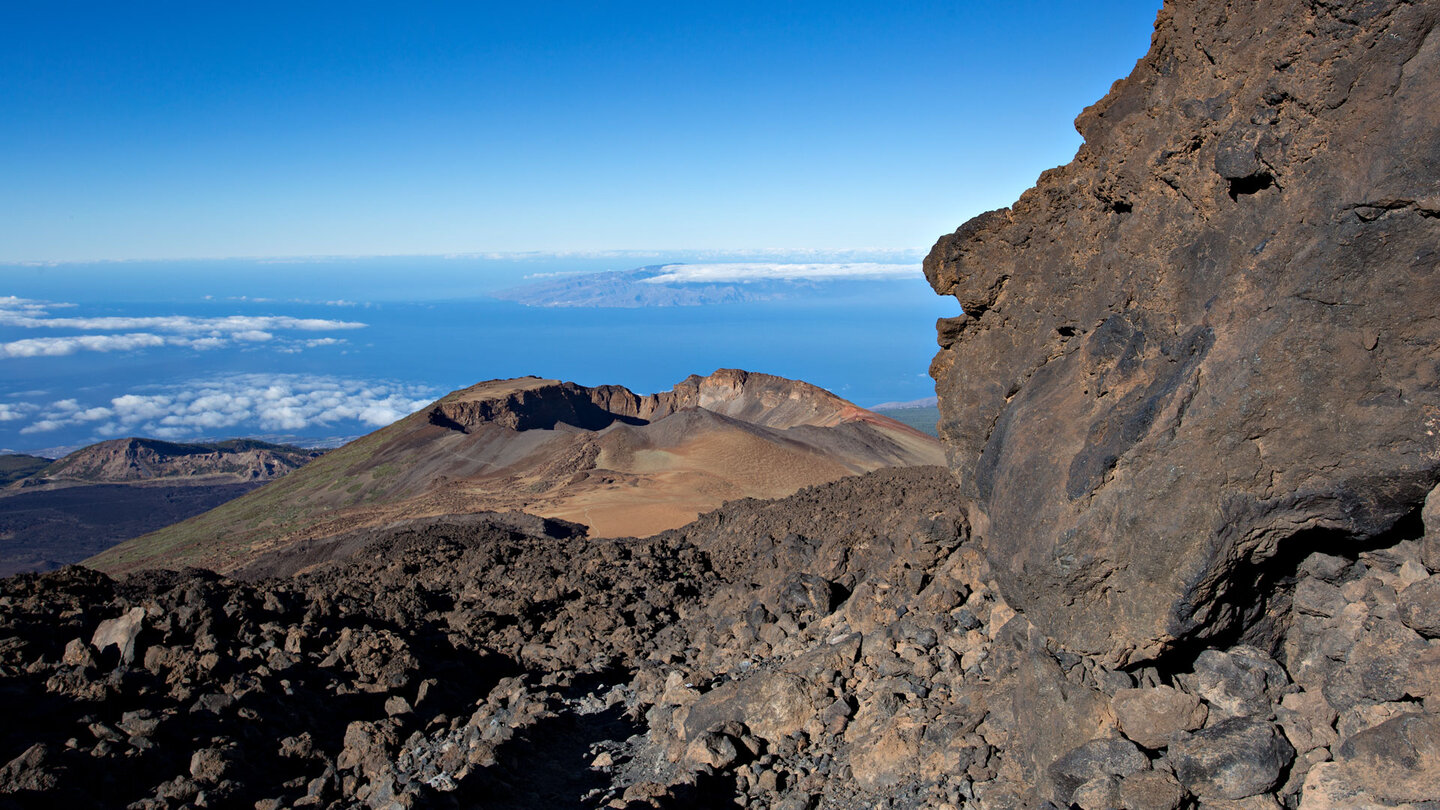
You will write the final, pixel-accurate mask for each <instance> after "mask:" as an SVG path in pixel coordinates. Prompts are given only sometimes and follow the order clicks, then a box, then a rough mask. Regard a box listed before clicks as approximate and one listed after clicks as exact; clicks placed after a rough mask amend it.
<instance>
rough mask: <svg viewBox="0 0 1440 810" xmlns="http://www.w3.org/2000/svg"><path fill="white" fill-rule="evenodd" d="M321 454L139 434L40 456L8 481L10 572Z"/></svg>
mask: <svg viewBox="0 0 1440 810" xmlns="http://www.w3.org/2000/svg"><path fill="white" fill-rule="evenodd" d="M319 455H320V452H319V451H316V450H303V449H301V448H298V447H290V446H286V445H278V444H269V443H267V442H260V441H255V440H253V439H231V440H228V441H223V442H213V443H209V444H177V443H174V442H165V441H159V440H156V439H139V438H129V439H112V440H110V441H105V442H100V443H99V444H92V445H90V446H89V447H83V448H81V449H79V450H76V451H75V452H73V453H71V454H69V455H67V456H65V457H64V458H62V459H60V460H58V461H54V462H51V461H50V460H49V459H31V460H30V461H29V462H28V464H27V465H26V466H27V467H28V468H29V474H28V475H25V476H23V477H19V478H18V479H17V480H15V481H14V482H13V483H11V484H10V485H9V486H8V487H6V488H4V489H0V576H9V575H11V574H15V573H19V572H22V571H49V570H51V569H54V568H59V567H60V566H62V565H66V564H68V563H73V562H78V561H79V560H83V559H85V558H86V557H89V556H91V555H93V554H96V553H98V552H101V551H104V550H105V549H107V548H109V547H111V546H113V545H115V544H116V543H119V542H122V541H124V540H128V539H130V538H132V537H138V536H140V535H142V534H145V533H147V532H153V531H155V530H156V529H159V528H162V527H164V526H168V525H170V524H172V523H176V522H179V521H181V520H185V519H186V518H190V517H194V516H195V515H198V514H200V513H202V512H205V511H207V510H209V509H213V508H215V507H216V506H219V505H221V504H223V503H225V502H227V501H230V500H233V499H235V498H238V497H240V496H241V495H244V494H245V493H247V492H250V491H252V490H254V489H255V488H256V487H258V486H260V485H261V484H263V483H265V482H266V481H270V480H274V479H276V478H279V477H280V476H283V475H286V474H287V473H289V472H291V471H293V470H296V469H299V468H300V467H301V466H302V465H304V464H306V463H307V462H309V461H310V460H311V459H313V458H316V457H317V456H319ZM5 458H7V459H21V460H25V459H30V458H31V457H29V456H7V457H5ZM37 468H38V469H37Z"/></svg>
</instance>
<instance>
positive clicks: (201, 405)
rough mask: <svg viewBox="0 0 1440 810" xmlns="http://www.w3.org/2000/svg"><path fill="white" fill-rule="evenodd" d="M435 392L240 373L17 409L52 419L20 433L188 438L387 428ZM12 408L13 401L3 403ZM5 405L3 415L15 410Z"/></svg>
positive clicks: (394, 385)
mask: <svg viewBox="0 0 1440 810" xmlns="http://www.w3.org/2000/svg"><path fill="white" fill-rule="evenodd" d="M433 399H434V392H433V391H432V390H431V389H429V388H425V387H421V386H413V385H403V384H399V383H393V382H384V381H369V380H355V379H348V378H343V377H331V376H321V375H307V374H277V375H267V374H236V375H230V376H225V377H217V378H214V379H210V380H202V381H196V382H193V383H188V384H185V385H181V386H173V387H169V388H165V389H159V390H156V391H155V392H154V393H129V394H125V395H123V396H118V397H115V398H113V399H111V400H110V402H109V403H108V406H92V407H87V406H85V405H82V404H81V403H80V402H78V401H76V400H73V399H70V400H61V401H59V402H54V403H51V404H50V405H49V406H48V407H45V408H43V409H42V408H40V406H35V405H28V404H27V405H25V406H24V407H25V408H28V410H15V407H16V406H9V407H10V408H11V409H12V411H13V412H14V413H16V414H17V416H15V417H13V418H23V417H28V416H31V415H33V414H34V413H36V412H37V411H42V410H43V414H44V418H43V419H41V420H39V421H36V422H34V423H32V424H30V425H28V426H26V427H25V428H23V429H22V430H21V431H20V432H21V433H25V434H30V433H41V432H46V431H51V430H58V429H60V428H63V427H73V426H76V425H81V424H94V423H97V422H100V423H103V424H99V425H96V426H95V428H94V429H95V431H96V433H97V434H99V435H101V436H120V435H144V436H154V437H157V438H162V439H182V438H186V437H195V436H200V435H205V434H214V433H216V432H221V431H233V432H242V433H243V432H247V431H256V430H258V431H260V432H276V431H284V432H295V431H302V430H306V429H312V428H319V427H328V426H330V425H332V424H335V423H337V422H347V421H350V422H359V423H361V424H363V425H365V426H367V427H384V426H385V425H388V424H390V423H391V422H394V421H395V420H397V419H400V418H402V417H404V416H406V415H408V414H410V413H413V412H415V411H417V410H420V409H421V408H423V407H425V406H426V405H428V404H429V403H430V402H431V401H432V400H433ZM0 407H5V406H0ZM12 411H5V410H0V414H4V413H8V412H12Z"/></svg>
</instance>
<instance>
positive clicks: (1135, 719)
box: [1111, 686, 1209, 748]
mask: <svg viewBox="0 0 1440 810" xmlns="http://www.w3.org/2000/svg"><path fill="white" fill-rule="evenodd" d="M1111 705H1112V706H1113V707H1114V709H1115V718H1116V719H1117V720H1118V721H1119V723H1120V731H1121V732H1123V733H1124V734H1125V736H1126V737H1129V738H1130V739H1132V740H1134V741H1135V742H1137V743H1139V744H1141V745H1143V746H1145V747H1146V748H1164V747H1165V746H1167V745H1169V744H1170V741H1171V740H1173V739H1174V738H1175V735H1176V734H1179V733H1180V732H1182V731H1193V730H1194V729H1197V728H1200V727H1201V726H1203V725H1205V718H1206V717H1207V716H1209V711H1208V710H1207V709H1206V708H1205V704H1203V703H1201V702H1200V698H1197V697H1195V696H1194V695H1191V694H1188V693H1186V692H1181V691H1180V690H1178V689H1175V688H1174V687H1172V686H1152V687H1143V688H1140V689H1121V690H1119V691H1117V692H1116V693H1115V697H1114V699H1113V701H1112V703H1111Z"/></svg>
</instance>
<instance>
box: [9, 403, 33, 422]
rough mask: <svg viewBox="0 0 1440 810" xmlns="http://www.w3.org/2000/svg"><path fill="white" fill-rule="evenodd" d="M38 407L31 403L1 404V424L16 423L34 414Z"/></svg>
mask: <svg viewBox="0 0 1440 810" xmlns="http://www.w3.org/2000/svg"><path fill="white" fill-rule="evenodd" d="M37 409H38V406H36V405H32V404H30V403H29V402H0V422H14V421H15V420H17V419H24V418H25V417H27V416H29V415H30V414H32V413H34V412H35V411H36V410H37Z"/></svg>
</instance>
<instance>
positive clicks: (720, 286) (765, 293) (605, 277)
mask: <svg viewBox="0 0 1440 810" xmlns="http://www.w3.org/2000/svg"><path fill="white" fill-rule="evenodd" d="M668 266H669V265H663V264H654V265H648V266H646V267H637V268H635V269H634V270H615V271H610V272H604V273H581V274H576V275H573V276H556V277H553V278H549V279H544V280H540V281H536V282H534V283H532V284H526V285H523V286H520V287H514V288H512V289H508V290H501V291H499V292H496V293H493V294H492V295H493V296H494V297H495V298H498V299H500V300H502V301H514V302H515V303H517V304H523V305H525V306H530V307H613V308H620V309H632V308H639V307H693V306H701V305H705V304H737V303H743V302H747V301H770V300H773V299H775V298H777V297H780V295H781V294H782V290H781V289H779V287H781V286H786V287H793V286H794V285H793V284H784V283H776V282H771V283H753V284H742V283H735V282H731V283H705V284H653V283H649V281H648V280H649V279H653V278H656V277H658V276H660V275H661V274H662V273H664V271H665V268H666V267H668Z"/></svg>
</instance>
